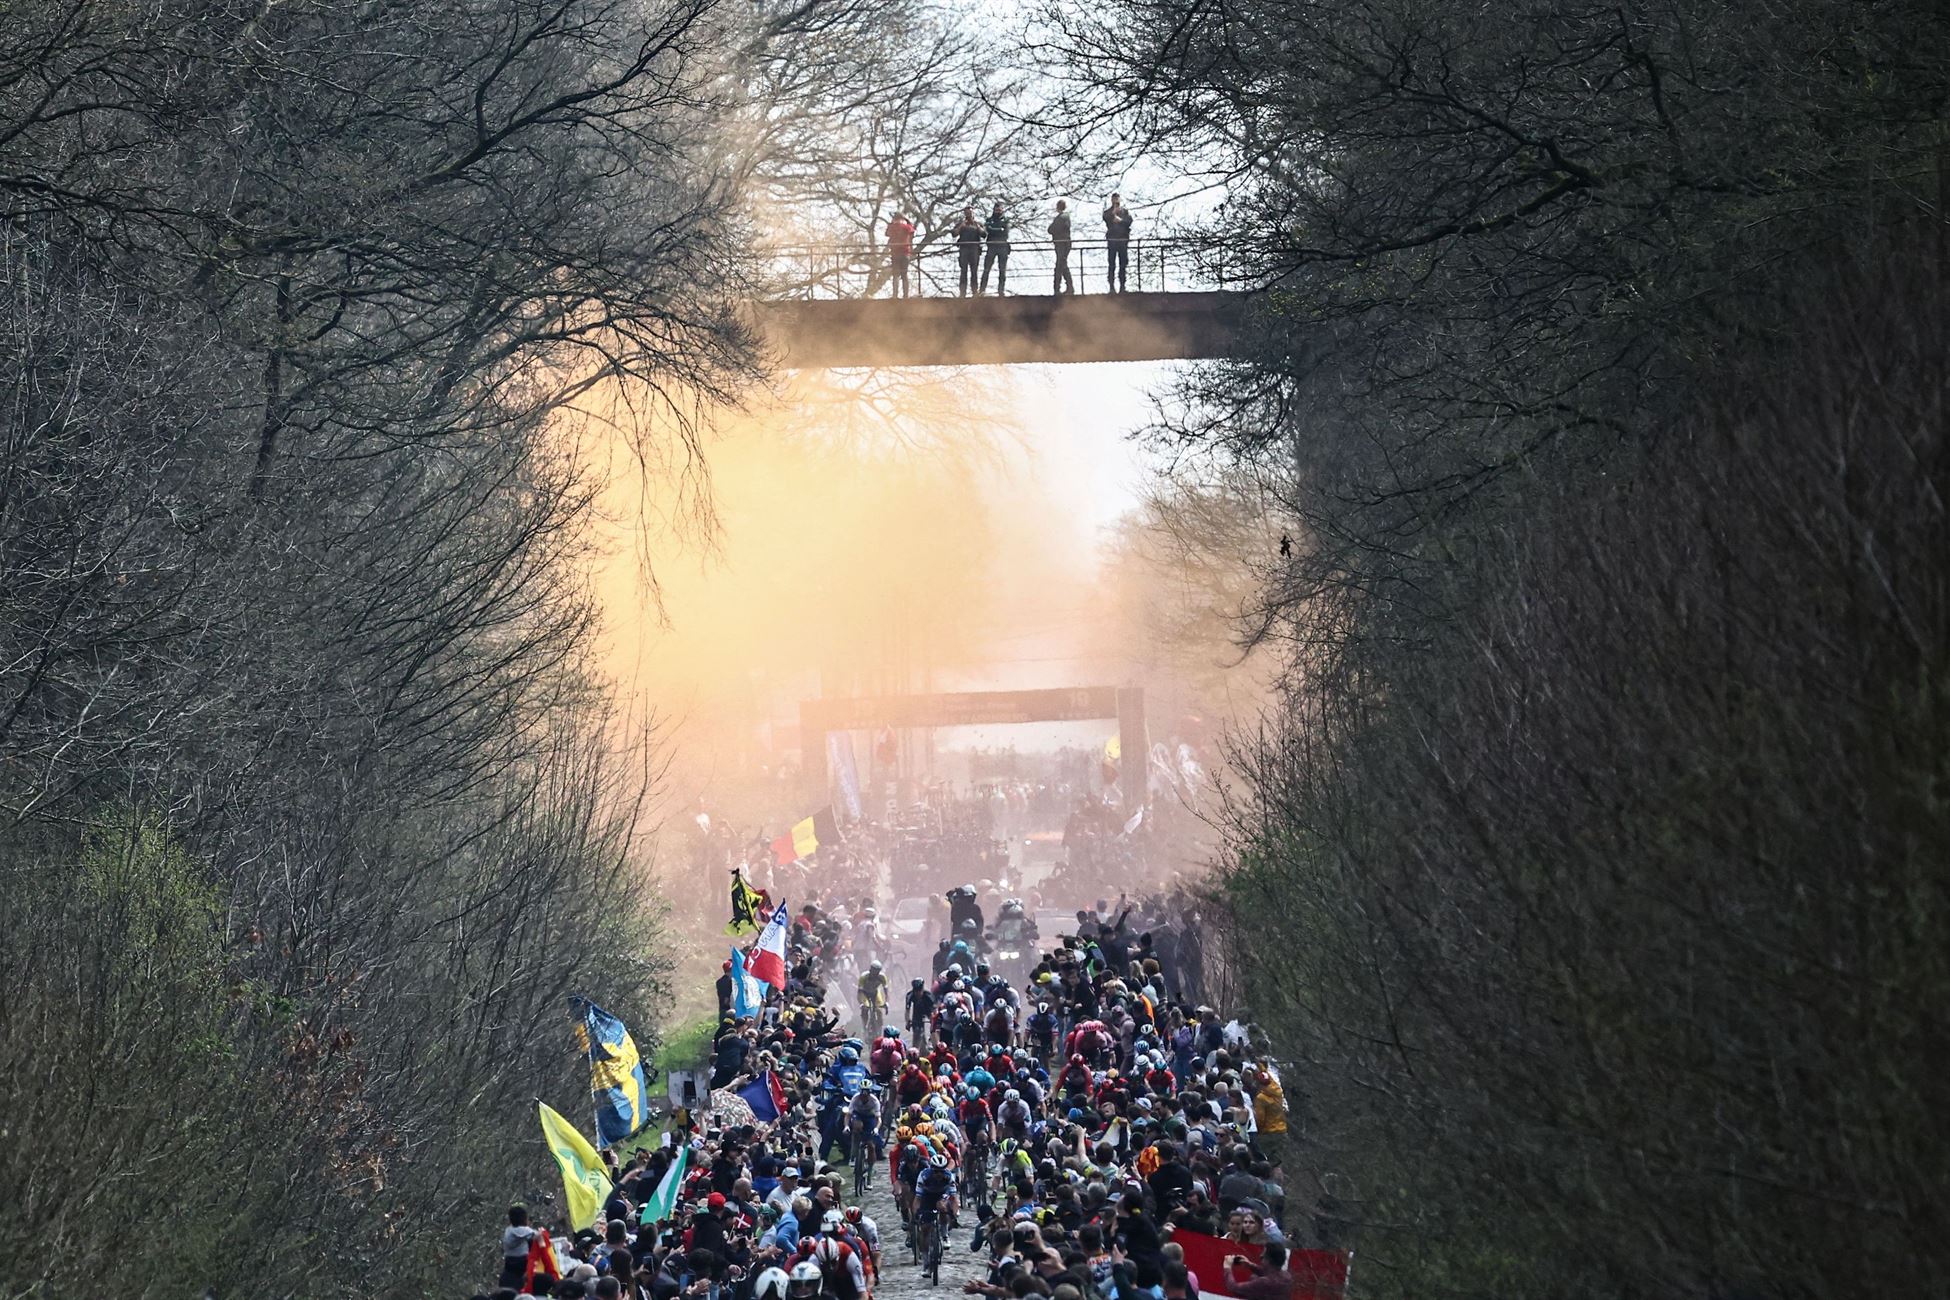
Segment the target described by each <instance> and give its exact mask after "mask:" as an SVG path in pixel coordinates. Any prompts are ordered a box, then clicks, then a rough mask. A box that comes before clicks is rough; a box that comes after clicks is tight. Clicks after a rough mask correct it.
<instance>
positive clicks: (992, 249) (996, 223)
mask: <svg viewBox="0 0 1950 1300" xmlns="http://www.w3.org/2000/svg"><path fill="white" fill-rule="evenodd" d="M983 231H984V233H985V234H986V235H987V236H988V243H989V248H988V252H987V253H985V254H983V256H982V287H981V289H980V290H979V292H981V293H987V292H988V291H989V268H990V267H994V268H995V292H996V295H997V296H998V297H1000V296H1001V295H1002V294H1005V293H1007V292H1009V218H1008V217H1006V216H1004V215H1003V214H1002V205H1001V204H1000V203H997V204H996V205H995V211H993V212H991V213H989V219H988V224H987V225H986V226H984V227H983Z"/></svg>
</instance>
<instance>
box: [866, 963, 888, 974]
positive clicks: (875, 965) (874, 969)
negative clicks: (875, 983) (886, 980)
mask: <svg viewBox="0 0 1950 1300" xmlns="http://www.w3.org/2000/svg"><path fill="white" fill-rule="evenodd" d="M867 969H868V970H870V971H872V972H873V973H874V974H876V975H878V974H879V973H880V972H881V971H883V970H885V969H886V967H884V966H882V965H881V964H880V963H879V962H877V961H870V962H868V963H867Z"/></svg>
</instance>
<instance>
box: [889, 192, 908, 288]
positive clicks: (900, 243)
mask: <svg viewBox="0 0 1950 1300" xmlns="http://www.w3.org/2000/svg"><path fill="white" fill-rule="evenodd" d="M913 256H914V223H913V222H912V221H909V220H908V219H907V217H906V216H905V215H903V214H902V213H899V212H896V213H895V214H894V216H893V219H892V220H891V221H889V222H888V223H887V257H888V260H889V261H891V262H892V263H893V267H894V277H893V289H894V296H895V297H896V298H905V297H907V296H908V289H907V264H908V262H909V261H910V260H911V259H912V258H913Z"/></svg>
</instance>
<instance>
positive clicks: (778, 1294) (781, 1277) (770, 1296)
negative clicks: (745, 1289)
mask: <svg viewBox="0 0 1950 1300" xmlns="http://www.w3.org/2000/svg"><path fill="white" fill-rule="evenodd" d="M785 1292H786V1276H785V1270H784V1269H782V1268H768V1269H766V1270H765V1271H764V1272H763V1273H760V1274H759V1275H758V1281H756V1282H754V1283H753V1284H752V1295H753V1296H754V1297H756V1300H785Z"/></svg>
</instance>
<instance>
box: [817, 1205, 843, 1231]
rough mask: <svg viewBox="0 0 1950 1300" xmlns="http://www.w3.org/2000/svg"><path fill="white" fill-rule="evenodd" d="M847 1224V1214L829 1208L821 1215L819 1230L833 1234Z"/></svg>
mask: <svg viewBox="0 0 1950 1300" xmlns="http://www.w3.org/2000/svg"><path fill="white" fill-rule="evenodd" d="M845 1226H846V1216H845V1215H844V1214H842V1213H840V1212H839V1211H838V1210H828V1211H826V1213H824V1214H822V1215H821V1216H820V1217H819V1230H820V1231H821V1232H824V1233H827V1234H831V1233H835V1232H838V1231H839V1230H840V1229H841V1228H844V1227H845Z"/></svg>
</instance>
